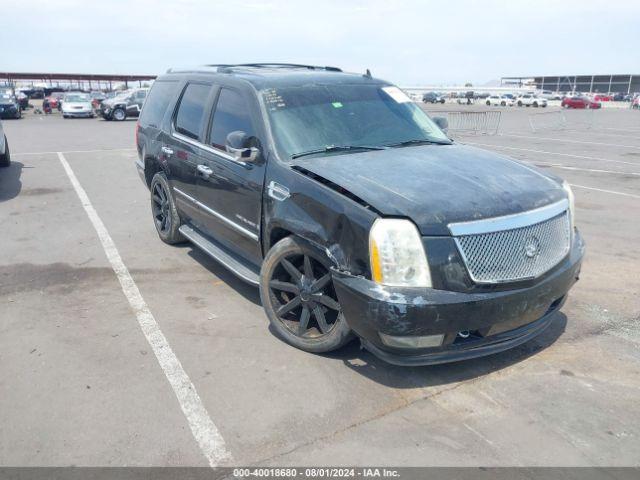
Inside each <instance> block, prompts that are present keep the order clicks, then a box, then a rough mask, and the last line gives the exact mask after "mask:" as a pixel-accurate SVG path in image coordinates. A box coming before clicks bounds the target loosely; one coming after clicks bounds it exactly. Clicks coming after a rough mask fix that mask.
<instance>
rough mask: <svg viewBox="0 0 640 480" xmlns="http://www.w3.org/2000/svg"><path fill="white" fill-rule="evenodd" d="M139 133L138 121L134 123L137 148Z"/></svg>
mask: <svg viewBox="0 0 640 480" xmlns="http://www.w3.org/2000/svg"><path fill="white" fill-rule="evenodd" d="M139 131H140V120H138V121H137V122H136V147H137V146H138V134H139Z"/></svg>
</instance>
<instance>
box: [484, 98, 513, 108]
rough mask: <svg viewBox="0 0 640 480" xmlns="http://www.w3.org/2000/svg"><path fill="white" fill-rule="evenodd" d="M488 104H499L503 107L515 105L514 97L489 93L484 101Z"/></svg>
mask: <svg viewBox="0 0 640 480" xmlns="http://www.w3.org/2000/svg"><path fill="white" fill-rule="evenodd" d="M484 103H485V104H486V105H488V106H491V105H498V106H501V107H506V106H513V103H514V102H513V99H512V98H509V97H507V96H505V95H489V96H488V97H487V100H486V101H485V102H484Z"/></svg>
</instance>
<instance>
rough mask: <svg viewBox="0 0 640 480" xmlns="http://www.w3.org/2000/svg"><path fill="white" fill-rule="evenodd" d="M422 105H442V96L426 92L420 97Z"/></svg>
mask: <svg viewBox="0 0 640 480" xmlns="http://www.w3.org/2000/svg"><path fill="white" fill-rule="evenodd" d="M422 101H423V102H424V103H444V96H443V95H441V94H440V93H436V92H427V93H425V94H424V95H423V96H422Z"/></svg>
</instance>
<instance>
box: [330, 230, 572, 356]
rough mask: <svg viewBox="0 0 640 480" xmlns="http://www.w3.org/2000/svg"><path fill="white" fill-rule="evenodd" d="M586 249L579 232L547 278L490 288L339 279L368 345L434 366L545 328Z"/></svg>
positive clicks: (340, 275) (347, 308) (351, 318)
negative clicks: (392, 342)
mask: <svg viewBox="0 0 640 480" xmlns="http://www.w3.org/2000/svg"><path fill="white" fill-rule="evenodd" d="M583 255H584V243H583V241H582V239H581V237H580V234H579V233H577V232H576V235H575V236H574V240H573V245H572V248H571V250H570V253H569V255H568V257H567V258H565V259H564V260H563V262H562V263H561V265H560V266H558V267H556V270H555V271H553V273H551V274H550V275H548V276H546V277H545V278H544V279H542V280H540V282H537V283H536V284H535V285H533V286H530V287H528V288H519V289H513V290H500V291H492V292H483V293H462V292H453V291H445V290H435V289H430V288H413V287H412V288H409V287H388V286H384V285H379V284H377V283H374V282H372V281H371V280H367V279H365V278H363V277H355V276H352V275H350V274H348V273H345V272H341V271H337V270H336V271H334V272H333V277H334V285H335V288H336V293H337V295H338V299H339V300H340V304H341V306H342V311H343V312H344V315H345V319H346V321H347V323H348V324H349V326H350V327H351V328H352V329H353V331H354V332H355V333H356V334H357V335H358V336H359V337H360V338H361V340H362V343H363V345H364V347H365V348H367V350H369V351H370V352H371V353H373V354H374V355H376V356H378V357H380V358H381V359H383V360H385V361H387V362H389V363H393V364H396V365H407V366H410V365H431V364H437V363H447V362H454V361H458V360H465V359H470V358H475V357H480V356H484V355H490V354H492V353H497V352H500V351H503V350H507V349H509V348H512V347H515V346H517V345H520V344H522V343H524V342H526V341H528V340H530V339H532V338H533V337H535V336H536V335H538V334H540V333H541V332H542V331H543V330H544V329H545V328H546V327H547V326H548V325H549V324H550V323H551V322H552V321H553V318H554V315H553V314H554V313H555V312H556V311H557V310H558V309H559V308H560V307H561V306H562V305H563V303H564V301H565V299H566V296H567V293H568V291H569V289H570V288H571V287H572V286H573V284H574V283H575V282H576V281H577V279H578V276H579V273H580V266H581V263H582V257H583ZM461 332H462V334H461V335H459V333H461ZM381 334H382V336H386V338H389V337H394V338H398V337H406V338H411V337H425V338H426V337H430V338H437V336H440V337H441V339H442V340H441V343H440V342H439V343H440V344H439V346H437V347H430V348H399V347H396V346H393V347H392V346H389V345H388V342H387V343H385V342H383V340H382V338H381Z"/></svg>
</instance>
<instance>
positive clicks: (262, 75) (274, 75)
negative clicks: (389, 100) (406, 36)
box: [160, 63, 387, 90]
mask: <svg viewBox="0 0 640 480" xmlns="http://www.w3.org/2000/svg"><path fill="white" fill-rule="evenodd" d="M186 74H193V75H206V76H211V75H213V76H224V77H226V78H229V77H232V78H237V79H240V80H244V81H246V82H248V83H250V84H252V85H253V86H254V87H255V88H256V89H258V90H261V89H264V88H271V87H285V86H296V85H301V84H327V83H330V84H339V83H345V84H346V83H349V84H354V83H363V84H367V83H369V84H380V83H385V84H386V83H387V82H383V81H382V80H379V79H375V78H372V77H371V75H369V74H368V72H367V74H358V73H346V72H343V71H342V70H341V69H340V68H337V67H327V66H316V65H300V64H289V63H248V64H234V65H227V64H221V65H204V66H202V67H196V68H191V69H169V70H168V71H167V74H166V75H167V76H171V75H186ZM160 78H161V77H160Z"/></svg>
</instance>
